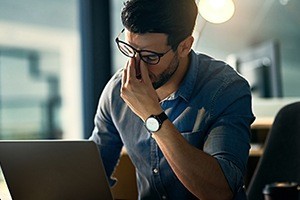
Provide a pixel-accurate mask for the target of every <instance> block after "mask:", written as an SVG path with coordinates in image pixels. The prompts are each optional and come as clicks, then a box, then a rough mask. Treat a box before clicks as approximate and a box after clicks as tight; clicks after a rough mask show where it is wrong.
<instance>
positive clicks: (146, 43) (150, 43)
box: [125, 29, 168, 49]
mask: <svg viewBox="0 0 300 200" xmlns="http://www.w3.org/2000/svg"><path fill="white" fill-rule="evenodd" d="M125 40H126V41H127V42H128V43H129V44H130V45H132V46H134V47H136V48H140V49H145V48H151V47H158V46H163V47H164V46H167V41H168V36H167V35H166V34H164V33H144V34H137V33H132V32H130V31H128V30H126V29H125Z"/></svg>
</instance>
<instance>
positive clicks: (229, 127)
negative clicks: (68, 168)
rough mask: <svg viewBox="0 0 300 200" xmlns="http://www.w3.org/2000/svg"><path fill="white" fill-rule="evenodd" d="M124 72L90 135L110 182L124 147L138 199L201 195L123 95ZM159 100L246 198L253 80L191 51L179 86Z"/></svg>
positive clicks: (109, 88) (108, 91) (111, 85)
mask: <svg viewBox="0 0 300 200" xmlns="http://www.w3.org/2000/svg"><path fill="white" fill-rule="evenodd" d="M121 77H122V69H121V70H119V71H118V72H117V73H116V74H115V75H114V76H113V77H112V78H111V80H110V81H109V82H108V83H107V85H106V87H105V89H104V90H103V92H102V94H101V97H100V100H99V105H98V109H97V112H96V115H95V128H94V130H93V133H92V136H91V137H90V139H91V140H93V141H94V142H95V143H96V144H97V145H98V147H99V150H100V153H101V157H102V160H103V164H104V166H105V169H106V173H107V176H108V178H109V181H110V184H111V185H113V184H114V180H113V179H112V178H111V174H112V172H113V171H114V169H115V166H116V164H117V162H118V159H119V156H120V151H121V149H122V147H123V146H124V147H125V148H126V150H127V153H128V155H129V157H130V158H131V160H132V162H133V164H134V166H135V167H136V175H137V182H138V191H139V199H175V200H176V199H180V200H182V199H196V197H194V196H193V194H191V193H190V192H189V191H188V190H187V189H186V188H185V187H184V186H183V184H182V183H181V182H180V181H179V180H178V178H177V177H176V175H175V174H174V173H173V171H172V169H171V168H170V166H169V164H168V162H167V161H166V159H165V157H164V155H163V154H162V152H161V150H160V149H159V147H158V145H157V144H156V142H155V140H154V139H153V138H152V137H151V133H149V132H147V130H146V128H145V127H144V123H143V121H142V120H141V119H140V118H139V117H137V116H136V115H135V114H134V113H133V112H132V111H131V110H130V108H129V107H128V106H127V105H126V104H125V102H124V101H123V100H122V99H121V97H120V86H121ZM160 104H161V107H162V108H163V110H164V111H165V113H166V114H167V116H168V118H169V120H170V121H171V122H172V123H173V124H174V125H175V126H176V128H177V129H178V130H179V131H180V133H181V134H182V136H183V137H184V138H185V139H186V140H187V141H188V142H189V143H190V144H191V145H193V146H195V147H196V148H198V149H201V150H203V151H204V152H206V153H208V154H210V155H211V156H213V157H214V158H215V159H217V160H218V162H219V164H220V166H221V168H222V170H223V173H224V175H225V177H226V179H227V181H228V183H229V185H230V187H231V189H232V191H233V192H234V194H235V196H236V198H235V199H246V197H245V195H244V189H243V176H244V173H245V170H246V165H247V160H248V156H249V148H250V125H251V123H252V122H253V121H254V119H255V117H254V115H253V113H252V106H251V93H250V89H249V85H248V82H247V81H246V80H245V79H244V78H242V77H241V76H240V75H238V73H237V72H236V71H235V70H234V69H232V67H230V66H229V65H227V64H226V63H224V62H222V61H218V60H215V59H213V58H211V57H209V56H207V55H204V54H200V53H196V52H194V51H191V53H190V63H189V69H188V71H187V74H186V76H185V77H184V79H183V81H182V83H181V85H180V87H179V89H178V90H177V91H176V92H174V93H173V94H171V95H170V96H169V97H168V98H166V99H164V100H163V101H161V103H160ZM186 164H187V165H188V163H186ZM199 167H201V166H199Z"/></svg>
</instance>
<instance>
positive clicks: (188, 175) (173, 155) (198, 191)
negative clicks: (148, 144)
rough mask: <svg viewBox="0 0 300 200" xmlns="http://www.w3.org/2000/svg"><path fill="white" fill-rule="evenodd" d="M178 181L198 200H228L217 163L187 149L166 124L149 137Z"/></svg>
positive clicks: (171, 126) (175, 131)
mask: <svg viewBox="0 0 300 200" xmlns="http://www.w3.org/2000/svg"><path fill="white" fill-rule="evenodd" d="M153 138H154V139H155V140H156V142H157V144H158V145H159V147H160V149H161V150H162V152H163V154H164V156H165V157H166V159H167V161H168V163H169V164H170V166H171V168H172V169H173V171H174V173H175V174H176V176H177V177H178V179H179V180H180V181H181V182H182V183H183V185H184V186H185V187H186V188H187V189H188V190H190V192H192V193H193V194H194V195H195V196H197V197H198V198H199V199H231V198H232V192H231V190H230V187H229V185H228V183H227V181H226V179H225V176H224V174H223V172H222V169H221V167H220V165H219V164H218V162H217V160H216V159H215V158H213V157H212V156H210V155H208V154H206V153H205V152H203V151H201V150H199V149H197V148H195V147H193V146H192V145H190V144H189V143H188V142H187V141H186V140H185V139H184V138H183V137H182V136H181V134H180V133H179V132H178V130H177V129H176V128H175V126H174V125H173V124H172V123H171V122H170V121H169V120H167V121H166V122H165V123H164V124H163V125H162V127H161V129H160V130H159V131H158V132H156V133H154V134H153Z"/></svg>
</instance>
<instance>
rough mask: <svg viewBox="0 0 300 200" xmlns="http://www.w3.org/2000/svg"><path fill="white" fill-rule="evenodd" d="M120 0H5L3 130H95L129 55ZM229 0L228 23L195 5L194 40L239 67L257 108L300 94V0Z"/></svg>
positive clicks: (28, 135) (26, 134) (34, 133)
mask: <svg viewBox="0 0 300 200" xmlns="http://www.w3.org/2000/svg"><path fill="white" fill-rule="evenodd" d="M123 2H124V1H122V0H102V1H101V2H98V1H96V0H14V1H12V0H0V139H59V138H63V139H80V138H88V137H89V135H90V134H91V132H92V129H93V118H94V114H95V111H96V106H97V102H98V98H99V95H100V94H101V91H102V89H103V87H104V85H105V83H106V82H107V80H108V79H109V78H110V77H111V75H112V74H113V73H114V72H115V71H116V70H117V69H119V68H121V67H123V64H124V62H125V60H126V58H125V57H124V56H122V55H121V54H120V53H119V51H118V50H117V47H116V45H115V43H114V39H115V37H116V36H117V35H118V33H119V32H120V31H121V30H122V28H123V27H122V25H121V20H120V11H121V8H122V6H123ZM233 2H234V4H235V10H234V13H233V16H232V17H231V18H230V19H229V20H228V21H226V22H224V23H219V24H216V23H211V22H209V21H207V20H206V19H204V18H203V17H202V16H201V15H200V14H199V16H198V19H197V27H196V29H195V33H194V36H195V38H196V43H195V45H194V49H195V50H196V51H199V52H202V53H205V54H208V55H210V56H212V57H214V58H216V59H221V60H225V61H227V62H228V63H229V64H230V65H231V66H232V67H234V68H236V69H237V70H238V71H239V72H240V73H241V74H242V75H243V76H245V77H246V78H247V79H248V80H249V82H250V83H251V85H252V86H253V87H252V89H253V94H254V110H255V112H256V114H257V115H259V116H261V115H268V116H271V117H272V116H273V115H274V113H275V112H276V111H277V110H278V107H279V106H281V105H282V103H281V102H282V101H283V102H286V101H293V100H294V99H299V97H300V90H299V84H300V80H299V75H300V67H299V64H300V56H299V53H298V52H299V48H300V28H299V27H300V13H299V9H300V1H298V0H264V1H261V0H243V1H237V0H234V1H233ZM266 58H267V59H266ZM266 80H268V81H267V82H266ZM278 105H279V106H278ZM259 106H261V107H259ZM261 109H263V110H261Z"/></svg>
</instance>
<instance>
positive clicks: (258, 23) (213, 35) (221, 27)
mask: <svg viewBox="0 0 300 200" xmlns="http://www.w3.org/2000/svg"><path fill="white" fill-rule="evenodd" d="M233 1H234V3H235V6H236V10H235V14H234V16H233V17H232V18H231V19H230V20H229V21H227V22H225V23H223V24H211V23H209V22H207V23H206V25H205V27H204V29H203V30H202V33H201V36H200V39H199V41H198V44H197V47H196V48H197V49H198V50H200V51H205V52H207V53H209V54H212V55H213V56H216V57H218V58H221V59H224V58H226V56H227V55H228V54H231V53H235V52H239V51H241V50H243V49H245V48H247V47H248V46H251V45H253V44H256V43H260V42H263V41H266V40H270V39H277V40H279V42H280V46H281V52H282V57H283V59H284V60H285V59H288V60H294V62H295V61H297V63H300V60H299V59H300V56H298V54H299V53H298V52H299V50H300V12H299V10H300V1H299V0H240V1H238V0H233ZM284 4H286V5H284ZM199 20H200V21H202V23H203V19H201V16H200V18H199Z"/></svg>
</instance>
